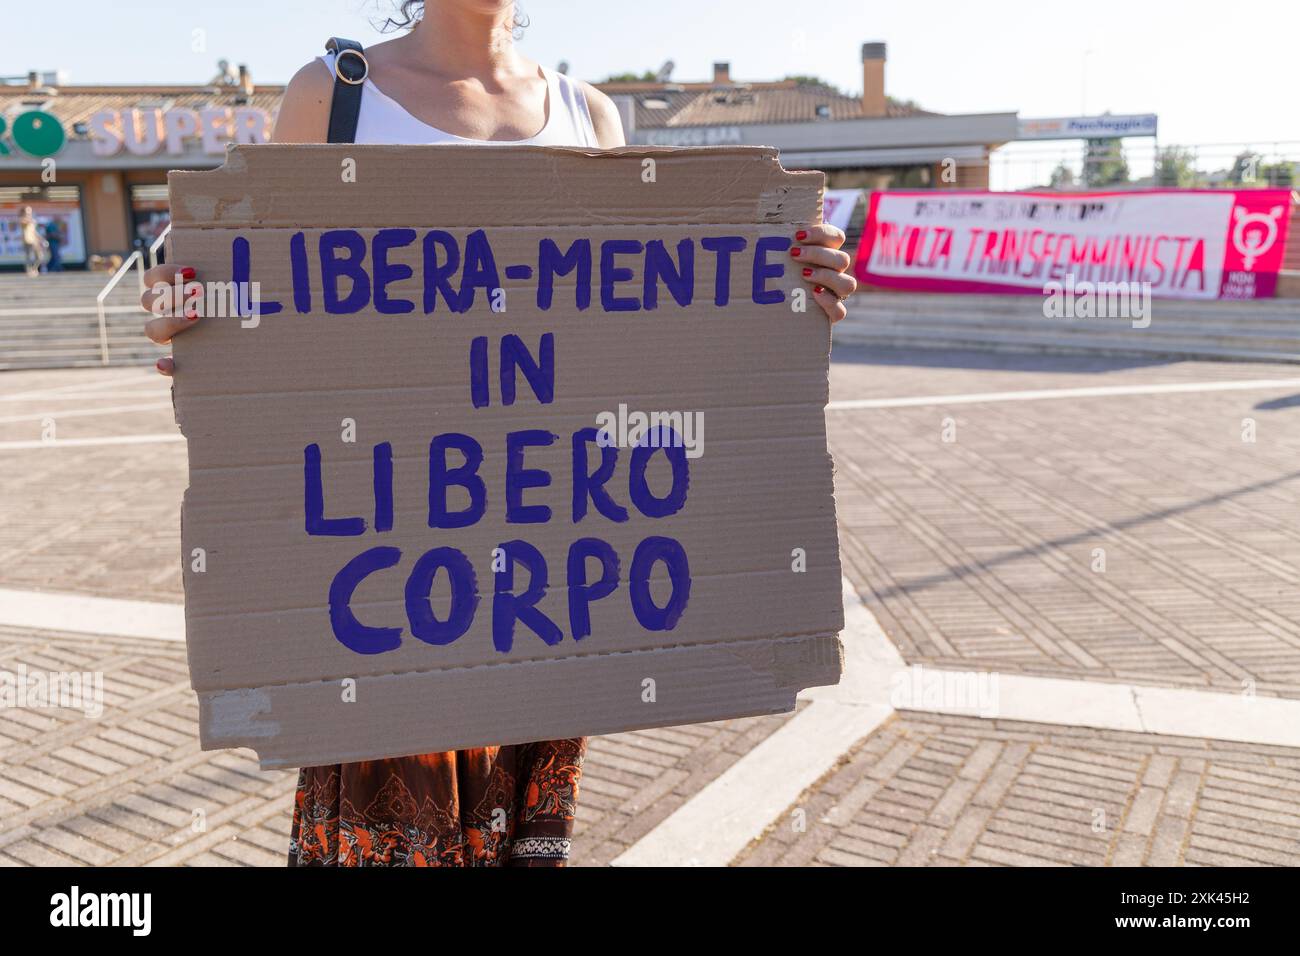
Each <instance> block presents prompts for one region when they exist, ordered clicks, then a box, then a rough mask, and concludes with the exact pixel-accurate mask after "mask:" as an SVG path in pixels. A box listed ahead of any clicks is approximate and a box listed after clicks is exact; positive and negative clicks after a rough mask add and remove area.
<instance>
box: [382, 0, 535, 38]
mask: <svg viewBox="0 0 1300 956" xmlns="http://www.w3.org/2000/svg"><path fill="white" fill-rule="evenodd" d="M424 4H425V0H401V5H400V6H399V7H398V10H397V18H394V17H387V18H385V22H384V29H385V30H388V29H393V30H405V29H408V28H410V27H413V26H415V24H416V22H417V21H419V20H420V19H421V18H422V17H423V16H424ZM527 26H528V17H527V16H526V15H525V14H524V12H523V10H522V9H521V8H520V6H519V4H515V25H514V35H515V39H516V40H517V39H519V37H521V36H522V35H523V32H524V28H525V27H527Z"/></svg>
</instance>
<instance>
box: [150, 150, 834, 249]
mask: <svg viewBox="0 0 1300 956" xmlns="http://www.w3.org/2000/svg"><path fill="white" fill-rule="evenodd" d="M287 151H294V152H295V156H294V160H295V163H294V166H293V179H292V182H291V185H292V188H286V189H283V190H271V191H270V192H268V193H267V194H266V195H263V196H259V197H256V198H255V197H254V196H252V195H251V194H250V193H249V191H248V187H247V184H248V182H249V180H250V177H251V178H252V179H253V180H259V179H261V178H263V177H267V178H271V177H275V176H277V175H284V172H285V168H284V164H283V163H281V162H280V159H281V157H282V156H283V154H284V153H285V152H287ZM421 151H435V152H437V153H438V154H444V155H451V154H452V153H454V154H455V155H454V157H453V158H454V159H455V160H457V162H456V163H454V164H453V165H455V166H459V167H460V174H461V175H462V177H463V176H467V175H473V176H474V177H476V179H475V182H476V183H477V184H478V185H479V186H481V182H479V180H480V179H481V180H486V181H493V177H494V176H495V175H496V174H497V172H499V171H500V168H501V167H502V165H503V164H505V163H508V162H509V161H510V157H512V156H517V155H518V154H520V153H524V154H536V156H535V158H536V161H538V162H543V161H545V162H548V163H549V164H550V171H549V174H548V175H547V177H546V183H547V188H545V189H539V190H537V191H536V192H528V191H519V190H517V189H514V188H511V189H500V190H497V191H496V192H493V193H489V194H488V195H487V196H486V197H485V196H484V194H483V192H482V189H481V188H480V189H476V190H470V189H464V188H458V187H460V186H464V185H465V183H463V182H461V181H460V180H459V179H457V180H454V181H449V182H447V183H443V184H442V185H443V186H444V187H447V188H432V189H431V188H430V187H431V186H438V185H439V182H440V181H437V180H433V179H431V171H430V170H429V169H428V167H427V166H426V165H425V164H422V163H419V162H412V156H413V155H415V156H418V154H419V153H420V152H421ZM724 156H729V157H732V158H733V159H749V160H757V162H753V163H750V164H742V165H740V166H737V167H735V168H734V169H732V170H731V171H730V172H731V174H732V178H726V177H723V176H718V175H715V174H717V173H720V172H721V171H722V168H721V167H719V166H717V165H716V164H714V162H713V161H714V160H716V159H717V158H719V157H724ZM579 160H595V161H596V162H595V163H594V164H584V165H586V166H587V168H586V170H585V171H584V172H585V177H584V178H583V179H582V180H571V178H570V177H569V175H568V173H569V172H570V170H572V169H576V167H577V165H578V163H577V161H579ZM646 160H654V161H655V162H656V163H665V164H667V165H666V166H665V167H663V168H660V169H658V170H657V173H656V178H655V180H654V182H659V183H664V184H665V185H669V184H671V185H672V186H673V189H672V190H665V191H664V195H667V194H669V193H671V194H672V195H674V196H677V197H679V198H680V199H681V200H682V201H681V203H680V204H679V205H677V206H675V207H664V208H665V209H669V208H672V209H674V210H676V211H677V212H678V213H679V214H675V215H660V216H655V215H654V214H652V213H650V212H649V211H648V208H647V197H649V196H652V195H653V196H657V195H658V194H657V193H654V192H651V191H641V190H639V189H637V188H636V186H635V185H634V184H639V183H641V178H640V177H641V173H642V171H643V169H644V162H645V161H646ZM341 161H348V162H351V163H355V164H357V168H358V169H359V170H361V173H359V174H358V175H365V176H366V177H367V181H370V180H371V179H372V178H373V179H376V180H381V181H384V182H386V183H390V185H391V188H392V189H393V191H394V192H396V193H398V194H401V193H402V192H403V191H410V192H412V193H414V192H416V191H418V192H419V195H420V201H419V202H418V203H405V204H403V203H393V204H392V209H391V211H389V210H378V211H376V210H375V209H374V208H373V203H372V202H370V201H369V200H371V199H373V196H372V194H371V193H370V191H368V190H361V189H357V190H353V189H348V188H346V187H345V188H342V189H339V188H337V187H338V185H339V169H340V162H341ZM277 164H278V165H277ZM674 167H680V168H681V169H682V170H683V171H684V173H685V175H679V176H677V177H675V178H674V176H673V174H672V169H673V168H674ZM167 184H168V188H169V198H170V203H171V210H172V224H173V227H174V228H175V229H179V230H185V229H240V228H295V229H297V228H304V229H315V228H338V227H340V226H343V225H351V224H355V223H362V222H364V223H365V224H366V228H382V227H388V226H401V225H405V226H416V227H419V226H423V227H425V228H428V227H430V225H431V224H432V223H434V222H437V224H438V226H439V228H448V229H455V228H459V227H470V228H490V227H501V226H511V225H555V226H566V225H596V226H599V225H619V224H639V225H692V224H712V225H722V224H730V223H737V224H739V223H745V224H756V225H782V224H784V225H797V224H808V223H818V222H821V221H822V193H823V190H824V188H825V184H826V174H825V173H823V172H820V171H818V170H787V169H786V168H785V167H783V166H782V165H781V161H780V154H779V152H778V150H777V149H776V148H775V147H772V146H700V147H675V146H621V147H618V148H617V149H603V150H600V149H581V148H572V147H558V146H467V145H454V146H453V145H429V146H385V145H373V144H372V145H323V144H288V143H284V144H280V143H275V144H262V145H241V146H231V147H229V148H228V149H227V151H226V157H225V162H224V163H223V164H222V165H221V166H218V167H215V168H213V169H205V170H172V171H171V172H169V173H168V174H167ZM325 187H329V188H331V190H332V193H331V201H330V202H329V203H328V204H322V203H320V202H318V201H315V200H314V199H313V196H312V190H313V189H316V188H325ZM746 194H748V195H751V196H757V197H758V202H757V204H755V203H753V202H752V201H750V202H745V201H744V200H743V198H742V197H744V196H745V195H746ZM650 205H653V203H651V204H650ZM557 209H565V210H569V209H572V210H577V211H578V212H579V213H580V214H581V215H580V216H579V217H577V218H576V219H575V217H573V216H571V215H559V216H557V215H555V211H556V210H557ZM416 210H418V212H417V211H416ZM543 212H545V213H546V214H545V215H543Z"/></svg>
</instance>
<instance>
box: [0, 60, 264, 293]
mask: <svg viewBox="0 0 1300 956" xmlns="http://www.w3.org/2000/svg"><path fill="white" fill-rule="evenodd" d="M282 93H283V88H282V87H278V86H277V87H264V88H262V89H258V90H254V89H253V88H252V87H251V84H249V83H247V82H246V78H245V82H244V83H243V84H242V85H239V86H211V87H195V86H184V87H181V86H177V87H73V86H64V87H47V86H39V85H37V84H36V83H34V82H33V83H32V84H30V85H28V86H27V87H12V86H0V269H3V268H18V267H20V266H21V264H22V261H23V248H22V243H21V236H20V227H19V224H18V221H19V217H20V216H21V214H22V210H23V209H24V207H31V209H32V212H33V213H34V215H35V216H36V219H37V222H38V223H39V224H40V227H41V231H42V233H43V234H45V235H47V236H49V237H51V238H57V240H58V247H59V252H60V259H61V260H62V264H63V266H64V267H66V268H71V269H76V268H85V267H111V266H112V264H113V262H114V261H115V257H121V256H124V255H126V254H129V253H130V252H131V251H132V250H134V249H138V248H148V246H149V245H150V244H152V242H153V241H154V240H155V239H156V238H157V237H158V236H159V235H160V234H161V232H162V230H163V229H165V228H166V226H167V223H168V221H169V220H168V213H167V171H168V170H170V169H206V168H211V167H214V166H217V165H219V164H220V163H221V161H222V157H223V156H224V154H225V150H226V146H227V144H229V143H258V142H265V141H266V140H267V138H268V137H269V135H270V127H271V118H272V116H273V110H274V108H275V107H276V106H277V105H278V104H279V100H280V96H281V94H282Z"/></svg>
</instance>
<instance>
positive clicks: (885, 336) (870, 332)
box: [834, 320, 1300, 363]
mask: <svg viewBox="0 0 1300 956" xmlns="http://www.w3.org/2000/svg"><path fill="white" fill-rule="evenodd" d="M834 340H835V341H836V342H842V343H845V344H853V345H879V346H888V347H890V348H932V349H970V350H975V351H987V352H1034V353H1050V354H1093V355H1114V356H1125V355H1129V356H1131V355H1144V356H1153V357H1162V358H1194V359H1212V360H1220V361H1235V362H1295V363H1300V350H1297V351H1294V352H1283V351H1273V350H1261V349H1252V348H1242V347H1237V346H1235V345H1225V346H1215V345H1212V344H1204V343H1195V342H1179V341H1177V340H1156V339H1138V338H1136V337H1130V338H1121V337H1119V336H1108V335H1083V334H1080V335H1073V336H1062V335H1057V334H1053V333H1050V332H1033V331H1015V332H998V331H994V330H988V329H985V330H977V331H973V332H972V331H966V330H962V329H960V328H947V329H944V328H938V329H929V328H926V329H921V328H916V329H898V328H889V327H884V328H878V327H874V326H870V325H859V324H851V323H849V322H848V321H847V320H846V321H845V322H840V323H838V324H837V325H836V326H835V332H834Z"/></svg>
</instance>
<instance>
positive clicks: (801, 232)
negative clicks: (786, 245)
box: [794, 229, 808, 242]
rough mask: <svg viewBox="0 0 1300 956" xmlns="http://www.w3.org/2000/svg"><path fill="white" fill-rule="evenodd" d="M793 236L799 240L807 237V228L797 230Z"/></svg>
mask: <svg viewBox="0 0 1300 956" xmlns="http://www.w3.org/2000/svg"><path fill="white" fill-rule="evenodd" d="M794 237H795V238H796V239H798V240H799V241H800V242H803V241H804V240H805V239H807V238H808V230H807V229H800V230H799V231H798V232H796V233H795V234H794Z"/></svg>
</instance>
